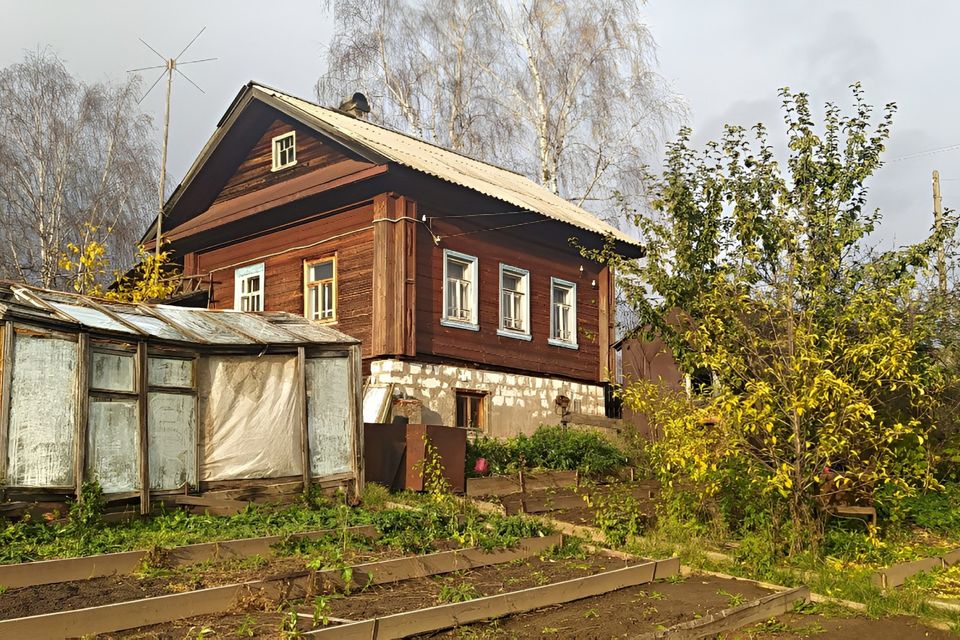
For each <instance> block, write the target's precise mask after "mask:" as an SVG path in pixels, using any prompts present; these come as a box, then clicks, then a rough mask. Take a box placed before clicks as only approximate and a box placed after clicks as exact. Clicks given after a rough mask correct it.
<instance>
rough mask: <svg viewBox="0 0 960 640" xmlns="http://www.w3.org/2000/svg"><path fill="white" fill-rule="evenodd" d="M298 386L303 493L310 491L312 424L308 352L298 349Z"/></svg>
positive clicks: (302, 348) (301, 348)
mask: <svg viewBox="0 0 960 640" xmlns="http://www.w3.org/2000/svg"><path fill="white" fill-rule="evenodd" d="M297 384H298V385H299V387H300V464H302V465H303V493H304V494H306V493H307V492H308V491H309V490H310V423H309V421H308V419H307V350H306V349H305V348H304V347H297Z"/></svg>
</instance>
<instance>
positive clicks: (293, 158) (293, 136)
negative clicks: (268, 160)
mask: <svg viewBox="0 0 960 640" xmlns="http://www.w3.org/2000/svg"><path fill="white" fill-rule="evenodd" d="M272 146H273V168H272V169H271V171H279V170H280V169H286V168H287V167H292V166H293V165H295V164H297V132H296V131H291V132H290V133H285V134H283V135H281V136H277V137H275V138H274V139H273V145H272Z"/></svg>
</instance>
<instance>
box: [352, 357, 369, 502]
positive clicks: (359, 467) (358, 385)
mask: <svg viewBox="0 0 960 640" xmlns="http://www.w3.org/2000/svg"><path fill="white" fill-rule="evenodd" d="M360 349H361V347H360V345H353V346H352V347H350V359H349V361H348V365H349V367H350V373H349V380H350V394H351V398H352V399H353V402H351V403H350V421H351V424H353V425H354V427H353V428H354V438H353V440H354V445H353V452H354V455H353V459H354V465H355V468H356V472H357V480H356V483H355V485H354V486H355V487H356V492H357V495H356V499H357V500H359V499H360V495H361V493H363V484H364V476H365V474H366V471H365V468H364V464H363V384H362V380H363V369H362V359H363V354H362V353H361V351H360Z"/></svg>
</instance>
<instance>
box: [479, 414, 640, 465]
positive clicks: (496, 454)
mask: <svg viewBox="0 0 960 640" xmlns="http://www.w3.org/2000/svg"><path fill="white" fill-rule="evenodd" d="M477 458H486V460H487V463H488V464H489V466H490V471H491V472H492V473H511V472H514V471H516V470H517V468H518V467H519V466H520V464H521V461H523V464H524V465H525V466H526V467H528V468H538V467H539V468H542V469H553V470H557V471H579V472H580V473H582V474H585V475H593V476H602V475H604V474H608V473H611V472H613V471H615V470H616V469H618V468H619V467H622V466H623V465H625V464H626V463H627V456H626V455H625V454H624V453H623V452H622V451H621V450H620V449H619V448H617V447H616V446H614V445H613V444H612V443H610V442H609V441H608V440H606V439H605V438H604V437H603V436H601V435H600V434H598V433H594V432H592V431H584V430H581V429H574V428H569V427H563V426H555V427H540V428H539V429H537V430H536V431H535V432H534V433H533V435H531V436H527V435H523V434H521V435H519V436H517V437H515V438H509V439H507V440H495V439H493V438H485V437H484V438H479V439H477V440H475V441H473V442H470V443H468V444H467V471H468V472H472V471H473V468H474V464H475V463H476V460H477Z"/></svg>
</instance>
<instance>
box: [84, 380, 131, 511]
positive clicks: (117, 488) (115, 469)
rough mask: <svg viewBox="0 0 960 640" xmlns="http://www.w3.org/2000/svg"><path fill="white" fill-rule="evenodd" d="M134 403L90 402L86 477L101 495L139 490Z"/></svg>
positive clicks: (98, 399)
mask: <svg viewBox="0 0 960 640" xmlns="http://www.w3.org/2000/svg"><path fill="white" fill-rule="evenodd" d="M138 405H139V402H138V401H137V399H135V398H132V399H129V400H128V399H118V398H113V399H106V398H90V415H89V422H88V425H87V442H88V444H89V446H88V447H87V477H88V478H89V479H91V480H96V481H97V482H99V483H100V487H101V488H102V489H103V492H104V493H123V492H127V491H136V490H138V489H139V488H140V464H139V462H138V459H139V457H140V422H139V419H138V415H139V406H138Z"/></svg>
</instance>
